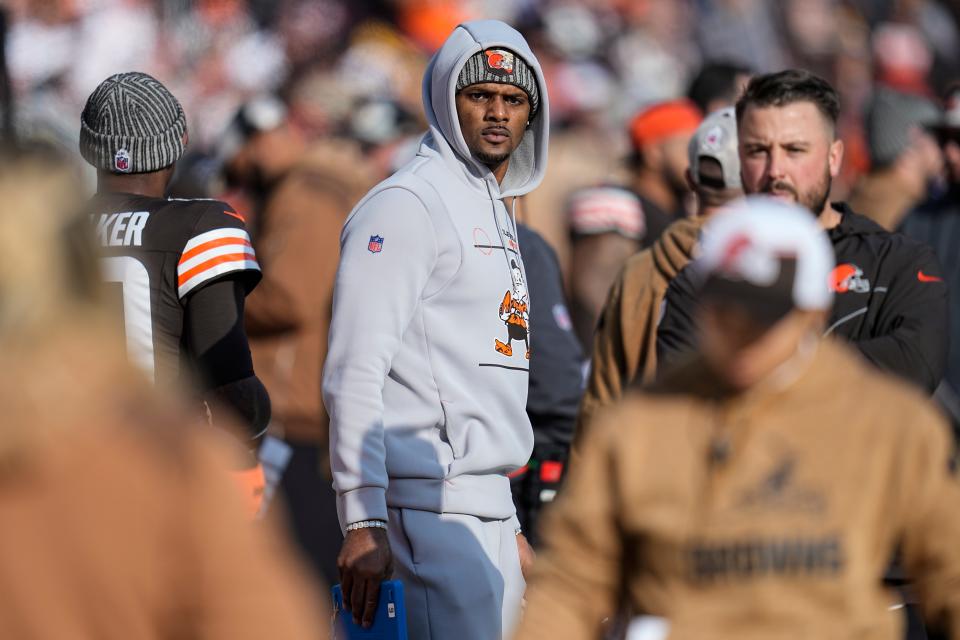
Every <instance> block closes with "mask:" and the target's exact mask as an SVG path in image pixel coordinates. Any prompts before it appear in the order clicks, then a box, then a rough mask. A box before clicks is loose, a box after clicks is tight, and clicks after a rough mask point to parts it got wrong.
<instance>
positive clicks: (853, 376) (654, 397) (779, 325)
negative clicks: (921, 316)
mask: <svg viewBox="0 0 960 640" xmlns="http://www.w3.org/2000/svg"><path fill="white" fill-rule="evenodd" d="M834 264H835V263H834V257H833V251H832V248H831V244H830V241H829V240H828V238H827V236H826V234H825V233H824V232H823V231H822V230H821V229H820V228H819V227H818V225H817V222H816V220H815V219H814V218H813V216H812V215H811V214H810V213H809V212H808V211H806V210H804V209H802V208H801V207H799V206H797V205H794V204H792V203H786V202H782V201H780V202H778V201H774V200H772V199H769V198H766V197H762V196H755V197H751V198H750V199H748V200H745V201H742V202H740V203H737V204H735V205H732V208H731V210H730V211H729V212H724V213H720V214H718V215H717V216H716V217H715V218H714V219H713V220H711V221H710V222H709V223H708V226H707V228H706V229H705V230H704V234H703V243H702V248H701V255H700V257H699V258H698V260H697V262H695V263H694V265H695V269H696V272H697V275H698V282H699V283H700V284H699V287H700V288H699V295H700V298H701V300H702V302H703V304H702V306H701V307H700V309H699V312H698V316H697V320H696V327H697V331H698V333H699V336H698V337H699V340H700V345H701V350H700V353H699V354H694V355H692V356H691V358H692V360H689V361H687V362H686V363H685V364H684V365H681V368H680V369H678V370H675V371H673V372H672V373H670V372H668V373H667V374H666V375H665V377H664V378H662V379H660V380H658V382H657V383H656V386H655V387H654V388H652V389H650V390H649V391H647V392H637V393H636V394H635V395H633V396H632V397H630V398H629V399H628V400H625V401H624V403H623V404H622V405H621V406H619V407H617V408H614V409H612V410H611V411H610V412H609V413H608V414H606V415H605V416H603V417H602V418H601V419H600V420H599V421H598V423H597V424H596V425H594V428H593V429H592V430H591V437H590V439H589V441H586V442H584V445H583V449H582V456H581V460H580V461H579V463H578V464H576V465H574V466H573V467H572V470H571V473H572V475H571V476H570V478H569V481H568V484H567V487H566V490H565V492H564V494H563V495H562V496H561V497H560V498H559V500H558V502H557V504H556V506H555V507H554V509H553V510H552V511H551V512H549V513H548V514H547V515H546V520H545V523H544V524H545V525H546V526H545V527H544V533H545V535H544V537H545V539H546V547H545V550H544V551H543V552H542V553H541V554H540V556H539V557H538V560H537V565H536V567H535V568H534V575H533V576H532V579H531V581H530V586H529V588H528V591H527V603H528V604H527V612H526V616H525V618H524V621H523V626H522V627H521V629H520V632H519V635H518V636H517V637H518V638H519V639H520V640H527V639H532V638H563V639H569V640H579V639H587V638H597V637H599V630H600V626H601V620H602V619H603V618H604V617H605V616H608V615H609V614H610V612H612V611H613V610H614V609H615V608H616V607H617V605H618V604H620V603H625V604H626V605H627V606H628V607H629V608H630V609H631V610H633V611H638V612H643V613H645V614H647V615H649V616H656V617H658V618H660V619H661V626H664V625H665V626H666V627H667V630H666V632H665V633H669V638H670V639H671V640H686V639H688V638H696V639H698V640H712V639H718V638H738V639H739V638H742V639H746V640H752V639H759V638H764V639H775V640H776V639H787V638H796V639H800V638H871V639H879V640H887V639H890V640H892V639H894V638H900V637H902V635H901V634H902V632H903V624H904V616H903V612H902V610H901V609H899V608H897V607H895V606H892V605H894V604H895V603H896V602H897V601H898V599H897V596H896V594H895V593H893V592H891V591H890V590H889V589H888V588H886V587H885V586H884V584H883V581H882V578H883V575H884V570H885V569H886V568H887V566H888V563H889V561H890V558H891V556H892V555H893V554H894V552H895V550H897V549H899V550H900V553H901V557H902V559H903V565H904V567H905V568H906V570H907V571H908V572H909V574H910V575H911V577H913V578H914V579H915V581H916V586H917V589H918V590H919V592H920V594H921V602H922V603H923V606H924V608H925V613H926V618H925V619H926V621H927V622H928V623H929V624H930V625H935V626H941V627H944V628H945V629H946V630H947V631H948V632H949V633H951V634H952V635H951V636H950V637H952V638H954V639H957V638H960V546H958V545H957V543H956V541H957V539H958V537H960V510H958V509H957V508H956V505H957V504H958V503H960V483H958V479H957V477H956V471H955V465H953V464H951V463H952V462H953V461H952V460H951V458H952V447H951V445H950V435H949V432H948V427H947V425H946V423H945V421H944V420H943V419H942V417H941V416H940V415H939V414H938V413H937V412H936V410H935V409H934V407H933V406H932V404H931V403H930V402H929V400H928V399H927V398H925V397H924V396H923V395H922V394H921V393H919V392H918V391H917V390H915V389H913V388H911V387H909V386H907V385H905V384H904V383H902V382H900V381H899V380H897V379H895V378H893V377H891V376H889V375H888V374H885V373H883V372H881V371H879V370H878V369H876V368H874V367H872V366H870V365H869V364H868V363H867V362H866V361H864V360H863V359H861V358H860V357H859V356H858V355H857V354H856V352H854V351H853V350H851V349H850V347H849V346H846V345H844V344H842V343H839V342H835V341H833V340H832V339H822V338H821V337H820V336H821V335H822V332H823V326H824V323H825V320H826V317H827V312H828V310H829V308H830V305H831V303H832V296H833V293H832V292H831V291H830V290H829V288H828V287H826V286H824V283H825V282H826V281H827V278H828V276H829V274H830V271H831V269H832V268H833V267H834ZM665 633H664V635H665ZM658 637H663V635H661V636H658Z"/></svg>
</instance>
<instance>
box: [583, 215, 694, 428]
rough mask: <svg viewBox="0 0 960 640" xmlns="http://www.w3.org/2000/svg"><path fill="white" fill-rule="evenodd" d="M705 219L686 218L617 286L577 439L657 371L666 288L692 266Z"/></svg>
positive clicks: (637, 258) (627, 268)
mask: <svg viewBox="0 0 960 640" xmlns="http://www.w3.org/2000/svg"><path fill="white" fill-rule="evenodd" d="M703 222H704V219H703V218H683V219H681V220H678V221H677V222H674V223H673V224H672V225H670V226H669V227H667V229H666V231H664V232H663V235H662V236H660V238H659V239H658V240H657V241H656V242H655V243H654V244H653V246H652V247H650V248H649V249H646V250H644V251H641V252H640V253H638V254H636V255H634V256H633V257H631V258H630V259H629V260H627V262H626V264H625V265H624V267H623V270H622V271H621V272H620V276H619V277H618V278H617V280H616V282H614V284H613V287H612V288H611V289H610V294H609V296H608V297H607V303H606V305H605V306H604V310H603V315H602V316H601V318H600V323H599V325H598V327H597V331H596V334H595V335H594V339H593V360H592V364H591V370H590V380H589V382H588V385H587V391H586V393H585V394H584V396H583V401H582V402H581V404H580V414H579V416H578V418H577V431H576V433H577V441H578V442H579V441H580V437H581V436H580V434H581V433H582V432H583V429H584V425H585V424H586V423H588V422H589V421H590V420H591V419H592V418H593V416H594V414H596V412H597V411H598V410H599V409H601V408H602V407H604V406H606V405H608V404H610V403H611V402H613V401H615V400H618V399H619V398H620V397H621V396H622V395H623V392H624V389H625V388H626V387H627V386H628V385H629V384H630V383H631V382H633V381H634V379H637V378H639V379H640V380H642V381H644V382H650V381H651V380H653V377H654V375H655V374H656V371H657V323H658V322H659V320H660V306H661V304H662V303H663V297H664V295H665V294H666V291H667V286H668V285H669V284H670V281H671V280H673V278H675V277H676V275H677V274H678V273H680V271H681V270H682V269H683V268H684V267H685V266H687V263H689V262H690V260H691V258H692V256H693V249H694V246H695V245H696V243H697V238H698V237H699V235H700V228H701V227H702V226H703Z"/></svg>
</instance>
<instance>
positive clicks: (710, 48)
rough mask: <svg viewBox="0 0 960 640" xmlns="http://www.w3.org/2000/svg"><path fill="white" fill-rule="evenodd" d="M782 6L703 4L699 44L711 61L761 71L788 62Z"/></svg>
mask: <svg viewBox="0 0 960 640" xmlns="http://www.w3.org/2000/svg"><path fill="white" fill-rule="evenodd" d="M778 8H779V3H774V2H766V1H765V0H711V1H709V2H704V3H702V4H701V12H700V15H699V17H698V18H699V19H698V20H697V36H698V41H699V44H700V47H701V50H702V52H703V55H704V57H705V58H706V59H707V60H730V61H731V62H734V63H739V64H742V65H744V66H747V67H750V68H751V69H756V70H757V71H764V72H767V71H772V70H774V69H781V68H783V67H784V66H785V65H786V63H787V56H786V52H785V51H784V49H785V46H784V45H785V41H784V40H785V39H784V38H783V36H782V34H780V33H778V32H777V17H778V16H777V10H778Z"/></svg>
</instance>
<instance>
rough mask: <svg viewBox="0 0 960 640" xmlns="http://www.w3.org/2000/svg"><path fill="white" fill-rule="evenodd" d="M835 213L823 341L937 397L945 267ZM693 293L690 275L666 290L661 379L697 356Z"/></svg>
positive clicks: (839, 206)
mask: <svg viewBox="0 0 960 640" xmlns="http://www.w3.org/2000/svg"><path fill="white" fill-rule="evenodd" d="M832 206H833V208H834V209H835V210H837V211H839V212H840V213H841V214H843V218H842V219H841V221H840V224H839V225H837V226H836V227H834V228H833V229H830V230H829V232H828V234H829V236H830V240H831V242H832V243H833V248H834V251H835V253H836V258H837V268H836V269H835V270H834V272H833V274H832V275H831V278H830V282H829V283H828V286H830V287H832V288H833V290H834V292H835V298H834V305H833V310H832V312H831V314H830V319H829V321H828V323H827V330H826V334H827V335H829V334H836V335H838V336H840V337H842V338H845V339H846V340H849V341H850V342H852V343H853V344H855V345H856V346H857V348H858V349H859V350H860V352H861V353H862V354H863V355H864V356H865V357H866V358H867V359H868V360H870V361H871V362H873V363H874V364H876V365H877V366H879V367H880V368H882V369H886V370H888V371H890V372H892V373H895V374H897V375H900V376H902V377H903V378H906V379H908V380H910V381H912V382H914V383H915V384H918V385H920V386H921V387H923V388H925V389H927V390H928V391H930V392H932V391H933V390H934V389H936V387H937V385H938V384H939V383H940V380H941V378H942V377H943V373H944V369H945V367H946V359H947V352H948V347H949V335H948V334H949V331H948V324H947V288H946V285H945V284H944V282H943V280H942V275H943V274H942V271H941V268H940V263H939V262H938V261H937V258H936V256H935V255H934V253H933V250H932V249H931V248H930V247H928V246H927V245H926V244H923V243H920V242H917V241H916V240H912V239H910V238H907V237H906V236H904V235H901V234H899V233H890V232H888V231H886V230H884V229H883V228H882V227H880V226H879V225H877V224H876V223H875V222H873V221H871V220H870V219H868V218H866V217H864V216H862V215H860V214H858V213H854V212H853V211H852V210H851V209H850V208H849V207H848V206H847V205H846V204H844V203H834V204H833V205H832ZM696 292H697V281H696V276H695V272H694V271H693V270H692V269H691V268H690V267H687V268H686V269H684V270H683V271H681V272H680V274H679V275H678V276H677V277H676V278H675V279H674V280H673V282H672V283H671V284H670V288H669V289H668V290H667V295H666V302H665V305H664V312H663V317H662V319H661V321H660V324H659V327H658V329H657V358H658V360H659V362H660V367H661V371H662V369H663V367H664V366H669V365H670V364H671V363H676V362H677V361H678V359H682V356H683V354H685V353H687V352H688V351H691V350H693V349H694V348H695V343H696V331H695V329H694V326H695V325H694V316H695V310H696V307H697V293H696ZM852 386H853V387H854V389H855V382H854V383H853V385H852ZM854 392H855V391H854Z"/></svg>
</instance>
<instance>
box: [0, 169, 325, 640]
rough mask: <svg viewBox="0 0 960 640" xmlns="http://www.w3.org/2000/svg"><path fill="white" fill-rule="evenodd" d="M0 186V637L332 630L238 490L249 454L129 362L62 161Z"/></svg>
mask: <svg viewBox="0 0 960 640" xmlns="http://www.w3.org/2000/svg"><path fill="white" fill-rule="evenodd" d="M0 175H2V179H0V194H2V197H0V201H2V203H3V206H2V207H0V246H2V252H3V255H4V256H6V257H7V258H8V259H6V260H4V261H3V262H2V264H0V288H2V289H3V291H4V295H3V300H2V303H0V350H2V353H3V367H2V368H0V401H2V403H3V407H4V418H3V428H2V430H0V467H2V469H3V473H2V474H0V486H2V498H0V517H2V518H3V521H4V526H3V529H2V533H0V540H2V544H0V558H2V562H0V566H2V569H0V590H2V591H3V593H4V597H3V604H2V605H0V635H2V636H4V637H9V638H66V637H89V638H93V637H96V638H135V639H144V640H147V639H150V638H159V637H168V638H172V637H190V638H198V639H204V638H205V639H211V640H212V639H220V638H222V639H224V640H225V639H227V638H230V639H241V638H249V639H250V640H253V639H255V638H264V637H270V638H289V639H291V640H292V639H304V640H305V639H307V638H324V637H327V634H326V629H327V628H328V620H325V619H324V618H325V610H326V609H327V607H326V606H325V604H324V603H325V598H324V597H323V596H322V595H321V594H320V593H319V592H318V591H317V590H316V589H315V588H314V586H313V585H311V584H310V583H309V582H308V581H307V580H306V576H305V575H304V573H303V572H302V571H301V570H299V569H298V568H297V566H296V563H295V559H294V557H293V556H292V554H291V552H290V550H289V548H288V546H287V545H286V543H285V541H284V540H282V539H281V538H280V537H279V535H278V532H277V531H276V530H275V528H274V526H273V525H272V524H271V523H270V522H262V523H259V524H258V525H257V526H252V525H251V524H250V522H249V520H248V519H247V518H246V517H245V516H244V514H243V509H242V505H241V502H240V499H239V498H238V496H237V495H236V492H235V490H234V489H233V487H231V486H230V484H229V483H228V481H227V480H226V477H225V471H226V470H227V469H229V468H231V467H232V466H233V465H234V463H235V458H236V454H237V452H236V451H234V450H233V449H232V448H231V447H235V446H236V445H235V444H234V443H233V442H232V441H230V440H228V439H226V438H224V437H223V436H222V434H220V433H219V432H217V431H214V430H212V429H210V428H209V427H208V426H207V425H206V421H205V420H203V419H202V417H201V414H200V412H199V411H197V410H196V409H195V408H190V407H188V406H187V405H185V404H184V403H183V402H181V400H180V399H179V398H177V397H173V396H170V395H168V394H169V392H170V390H169V389H167V390H163V391H161V390H158V389H156V388H154V387H152V386H151V385H149V384H148V383H147V382H146V381H145V380H144V379H143V377H142V376H141V375H138V372H137V371H135V370H134V369H133V368H132V367H131V365H130V364H128V362H127V358H126V354H125V353H124V350H123V349H122V348H121V347H120V345H119V344H118V342H117V340H116V336H117V335H118V334H122V332H123V329H122V327H120V326H118V323H117V322H116V321H115V318H114V317H113V316H111V315H110V314H107V313H104V311H103V305H104V303H105V299H104V298H103V297H102V296H103V293H104V292H103V291H102V288H101V285H100V284H99V279H100V276H99V269H98V264H97V257H96V253H95V249H94V248H93V246H92V242H91V240H92V238H91V235H90V233H89V231H90V228H89V222H88V219H87V217H86V216H81V215H80V211H79V209H78V208H77V197H76V196H77V192H78V190H79V186H78V185H77V184H76V183H75V182H74V181H73V180H72V179H70V178H69V177H68V173H67V171H65V170H64V169H63V168H62V165H61V160H59V159H56V158H55V157H53V156H50V155H49V154H48V155H43V156H35V155H31V156H29V157H27V158H20V159H19V160H18V163H17V164H12V163H11V162H9V159H8V160H7V161H6V162H5V163H4V164H3V167H2V172H0ZM51 399H55V401H53V402H51ZM105 603H109V605H108V606H105ZM52 612H55V613H52Z"/></svg>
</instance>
